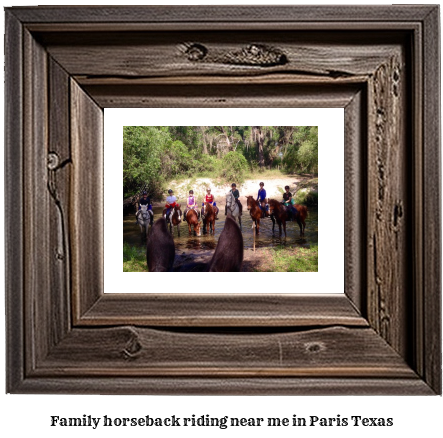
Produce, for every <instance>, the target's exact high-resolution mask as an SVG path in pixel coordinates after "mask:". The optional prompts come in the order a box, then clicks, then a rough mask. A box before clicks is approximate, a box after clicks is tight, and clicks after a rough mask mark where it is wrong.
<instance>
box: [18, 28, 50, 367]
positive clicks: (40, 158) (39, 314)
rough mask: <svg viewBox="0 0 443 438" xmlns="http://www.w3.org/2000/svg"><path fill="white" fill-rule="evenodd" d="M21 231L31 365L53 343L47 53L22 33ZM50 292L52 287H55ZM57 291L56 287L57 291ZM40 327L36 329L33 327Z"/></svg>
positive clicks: (27, 363) (27, 348)
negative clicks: (23, 238) (22, 134)
mask: <svg viewBox="0 0 443 438" xmlns="http://www.w3.org/2000/svg"><path fill="white" fill-rule="evenodd" d="M23 38H24V53H25V57H24V61H25V62H24V85H23V88H24V90H23V96H24V100H25V105H24V114H23V117H24V119H25V120H27V121H28V123H26V124H25V126H24V131H23V132H24V139H23V142H24V150H25V151H26V153H25V154H24V157H23V166H24V174H23V176H24V178H23V181H24V197H23V205H24V212H23V214H24V230H23V232H24V234H25V236H27V238H26V240H25V253H24V263H25V272H24V278H25V287H26V289H27V290H28V291H31V293H30V294H27V295H26V300H25V303H24V305H25V308H24V311H25V321H26V324H25V326H26V334H25V339H26V341H25V342H26V352H27V356H26V366H27V368H28V371H29V370H32V369H34V368H35V367H36V363H37V362H38V361H39V360H42V359H43V358H44V357H45V356H46V355H47V353H48V351H49V350H50V348H51V347H52V346H53V345H54V339H53V337H52V334H53V332H52V329H51V325H50V324H47V323H46V322H47V321H50V320H51V319H52V317H53V310H54V309H53V307H52V302H51V296H50V294H51V292H50V291H51V286H50V283H51V279H50V275H49V271H48V265H49V264H50V257H51V255H50V250H49V227H48V226H49V221H50V219H49V205H50V196H49V192H48V190H47V170H46V165H47V137H48V132H47V120H48V90H47V81H46V77H47V55H46V52H45V50H44V48H43V47H42V46H41V45H39V44H38V43H37V42H36V41H35V40H34V39H33V38H32V36H31V35H30V33H29V32H24V36H23ZM54 292H55V291H54ZM56 293H58V291H57V292H56ZM36 327H39V329H36Z"/></svg>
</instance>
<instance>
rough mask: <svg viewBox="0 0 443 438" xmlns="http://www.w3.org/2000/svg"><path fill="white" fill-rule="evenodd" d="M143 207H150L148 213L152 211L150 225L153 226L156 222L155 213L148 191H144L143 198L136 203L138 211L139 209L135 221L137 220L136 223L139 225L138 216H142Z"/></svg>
mask: <svg viewBox="0 0 443 438" xmlns="http://www.w3.org/2000/svg"><path fill="white" fill-rule="evenodd" d="M142 205H147V206H148V211H150V213H149V223H150V225H152V223H153V221H154V212H153V211H152V205H151V200H150V199H149V198H148V193H147V192H146V191H143V193H142V197H141V198H139V199H138V200H137V202H136V209H137V213H136V214H135V219H136V223H138V216H139V214H140V211H141V208H142V207H141V206H142Z"/></svg>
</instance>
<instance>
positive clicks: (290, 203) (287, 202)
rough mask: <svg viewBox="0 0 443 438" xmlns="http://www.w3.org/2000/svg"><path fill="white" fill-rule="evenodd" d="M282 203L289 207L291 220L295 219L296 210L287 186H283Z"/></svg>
mask: <svg viewBox="0 0 443 438" xmlns="http://www.w3.org/2000/svg"><path fill="white" fill-rule="evenodd" d="M283 204H284V205H285V207H290V208H289V211H290V213H291V220H293V219H295V216H296V214H297V213H298V210H297V209H296V208H295V207H294V204H295V200H294V199H292V193H291V192H290V191H289V186H285V193H283Z"/></svg>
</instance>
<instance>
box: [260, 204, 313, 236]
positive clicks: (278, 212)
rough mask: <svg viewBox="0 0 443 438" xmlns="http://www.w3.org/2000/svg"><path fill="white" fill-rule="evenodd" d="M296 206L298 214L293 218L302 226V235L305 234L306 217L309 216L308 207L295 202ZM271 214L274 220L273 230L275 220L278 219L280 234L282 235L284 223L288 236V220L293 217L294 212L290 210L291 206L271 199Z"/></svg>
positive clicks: (273, 223)
mask: <svg viewBox="0 0 443 438" xmlns="http://www.w3.org/2000/svg"><path fill="white" fill-rule="evenodd" d="M294 207H295V208H296V210H297V214H296V215H295V217H293V218H292V219H293V220H295V221H296V222H297V223H298V226H299V227H300V237H302V236H304V235H305V227H306V222H305V219H306V217H307V216H308V209H307V208H306V206H304V205H300V204H295V205H294ZM269 214H270V215H271V220H272V232H274V228H275V220H277V224H278V227H279V229H280V236H281V226H282V225H283V230H284V231H285V237H286V222H287V221H289V220H290V219H291V215H292V213H291V212H290V208H289V207H285V206H284V204H282V203H281V202H279V201H276V200H275V199H270V200H269Z"/></svg>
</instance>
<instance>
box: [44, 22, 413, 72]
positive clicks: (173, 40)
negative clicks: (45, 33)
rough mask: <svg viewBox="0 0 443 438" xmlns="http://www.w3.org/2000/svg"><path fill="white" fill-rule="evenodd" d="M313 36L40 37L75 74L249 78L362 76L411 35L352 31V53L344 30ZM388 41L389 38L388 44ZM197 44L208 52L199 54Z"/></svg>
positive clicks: (277, 33) (216, 33)
mask: <svg viewBox="0 0 443 438" xmlns="http://www.w3.org/2000/svg"><path fill="white" fill-rule="evenodd" d="M311 35H312V34H311V33H306V32H298V33H297V32H293V31H291V32H273V33H272V34H271V35H270V36H264V35H263V32H239V33H237V32H235V33H234V32H204V33H203V32H202V33H196V32H178V33H166V34H165V33H164V32H160V33H155V32H153V33H146V32H145V33H129V34H127V35H126V34H125V39H124V40H123V39H122V38H121V37H120V36H121V35H119V34H118V33H117V34H116V33H114V34H106V33H105V34H101V33H97V32H95V33H91V34H87V35H86V36H84V37H83V38H84V39H83V40H82V39H76V41H75V44H72V43H71V44H68V41H69V37H70V33H65V34H63V33H56V34H55V35H52V34H51V35H50V36H51V39H49V40H48V38H47V37H46V38H44V37H42V38H40V39H42V41H44V44H45V46H46V47H47V50H48V52H49V53H50V54H51V56H53V57H54V59H56V60H57V61H58V62H59V63H60V64H61V65H63V66H65V68H66V69H68V70H69V71H70V72H71V73H72V74H74V75H87V76H93V77H94V76H96V77H105V78H110V77H111V78H112V77H116V78H119V77H123V78H128V79H131V78H139V77H175V76H188V75H196V74H197V75H199V76H203V77H204V76H209V75H217V74H219V75H229V76H231V77H233V76H243V77H249V76H257V75H261V74H275V73H292V74H294V73H298V74H309V75H311V76H318V77H325V78H327V77H331V78H337V77H349V76H353V75H363V74H367V73H368V72H369V73H372V72H373V71H374V70H375V69H376V68H377V66H378V65H380V64H381V63H382V62H383V60H384V59H386V58H387V57H389V54H390V53H391V52H392V46H393V45H395V44H399V43H401V41H402V40H403V39H404V38H406V33H405V34H404V35H402V34H400V35H396V34H395V38H394V40H393V38H392V36H390V35H389V33H387V34H384V35H378V34H374V36H373V37H372V38H373V39H374V41H371V40H370V39H369V40H368V35H367V34H366V35H365V37H366V39H365V41H364V42H361V43H360V44H358V41H359V36H358V35H353V41H354V47H353V50H352V52H350V51H349V50H348V49H347V47H346V42H347V41H346V37H345V36H343V34H341V39H339V40H337V41H335V42H331V35H330V33H325V34H324V36H323V38H320V37H319V34H317V35H316V38H315V39H313V38H312V37H311ZM383 37H384V38H383ZM264 38H266V39H265V41H266V43H265V44H264V43H263V40H264ZM360 38H361V37H360ZM53 40H54V41H53ZM386 40H388V41H390V43H389V44H386V43H383V41H386ZM65 41H66V43H64V42H65ZM195 46H198V47H201V48H203V49H204V51H202V50H200V53H197V54H195V53H194V51H193V50H192V49H193V47H195ZM261 47H265V48H266V49H265V50H261ZM273 52H278V53H280V54H282V57H284V59H285V62H284V63H283V64H280V65H279V64H277V65H274V64H272V63H271V64H269V65H267V64H266V63H265V62H264V61H272V60H273V59H274V57H273V56H272V53H273ZM245 53H246V55H244V54H245ZM269 53H271V55H269ZM199 54H200V55H201V56H200V57H198V55H199ZM249 54H251V55H249ZM200 58H201V59H200Z"/></svg>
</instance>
